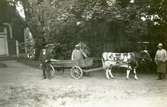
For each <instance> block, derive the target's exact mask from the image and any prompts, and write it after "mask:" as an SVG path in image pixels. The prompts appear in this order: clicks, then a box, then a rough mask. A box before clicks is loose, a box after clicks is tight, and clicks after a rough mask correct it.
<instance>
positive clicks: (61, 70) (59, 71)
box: [55, 68, 64, 76]
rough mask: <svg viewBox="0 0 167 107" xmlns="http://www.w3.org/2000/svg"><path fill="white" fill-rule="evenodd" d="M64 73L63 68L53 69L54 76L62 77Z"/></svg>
mask: <svg viewBox="0 0 167 107" xmlns="http://www.w3.org/2000/svg"><path fill="white" fill-rule="evenodd" d="M63 73H64V68H56V69H55V74H56V75H58V76H59V75H62V74H63Z"/></svg>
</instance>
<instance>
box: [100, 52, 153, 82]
mask: <svg viewBox="0 0 167 107" xmlns="http://www.w3.org/2000/svg"><path fill="white" fill-rule="evenodd" d="M145 58H146V59H149V60H150V56H149V54H148V53H147V52H145V51H141V52H140V53H133V52H129V53H114V52H104V53H103V54H102V64H103V68H104V69H105V71H106V77H107V79H110V78H114V76H113V74H112V72H111V70H112V67H123V68H126V79H129V74H130V71H133V73H134V78H135V79H136V80H138V77H137V74H136V68H137V67H138V62H139V61H144V60H145Z"/></svg>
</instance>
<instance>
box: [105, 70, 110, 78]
mask: <svg viewBox="0 0 167 107" xmlns="http://www.w3.org/2000/svg"><path fill="white" fill-rule="evenodd" d="M106 78H107V79H110V77H109V69H108V68H107V69H106Z"/></svg>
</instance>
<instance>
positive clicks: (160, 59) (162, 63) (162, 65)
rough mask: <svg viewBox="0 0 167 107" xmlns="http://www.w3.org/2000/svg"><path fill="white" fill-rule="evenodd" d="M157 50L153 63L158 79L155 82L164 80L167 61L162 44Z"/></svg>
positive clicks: (166, 53)
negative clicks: (155, 65) (155, 66)
mask: <svg viewBox="0 0 167 107" xmlns="http://www.w3.org/2000/svg"><path fill="white" fill-rule="evenodd" d="M157 47H158V50H157V51H156V54H155V63H156V64H157V72H158V73H159V74H158V79H157V80H166V76H165V73H166V60H167V52H166V50H165V49H163V44H162V43H159V44H158V46H157Z"/></svg>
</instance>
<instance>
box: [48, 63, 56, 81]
mask: <svg viewBox="0 0 167 107" xmlns="http://www.w3.org/2000/svg"><path fill="white" fill-rule="evenodd" d="M49 69H50V77H51V78H52V77H53V76H54V74H55V69H54V67H53V66H52V65H51V64H49Z"/></svg>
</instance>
